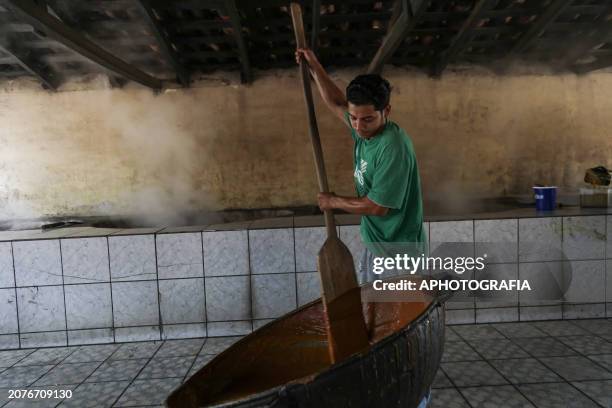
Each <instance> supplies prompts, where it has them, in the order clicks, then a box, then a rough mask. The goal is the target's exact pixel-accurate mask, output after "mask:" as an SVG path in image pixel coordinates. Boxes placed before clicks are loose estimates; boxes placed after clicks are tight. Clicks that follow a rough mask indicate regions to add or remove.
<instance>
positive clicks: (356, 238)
mask: <svg viewBox="0 0 612 408" xmlns="http://www.w3.org/2000/svg"><path fill="white" fill-rule="evenodd" d="M339 229H340V235H339V236H340V240H341V241H342V242H344V245H346V246H347V248H348V249H349V251H351V254H352V255H353V261H354V263H355V270H359V261H360V260H361V255H362V254H363V251H364V250H365V246H364V245H363V241H362V240H361V233H360V232H359V225H342V226H340V227H339ZM315 269H316V268H315Z"/></svg>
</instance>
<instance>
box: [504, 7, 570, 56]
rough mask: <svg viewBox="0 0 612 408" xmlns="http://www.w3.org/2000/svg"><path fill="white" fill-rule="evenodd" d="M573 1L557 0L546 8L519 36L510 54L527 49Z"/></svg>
mask: <svg viewBox="0 0 612 408" xmlns="http://www.w3.org/2000/svg"><path fill="white" fill-rule="evenodd" d="M570 3H571V1H569V0H555V1H553V2H552V3H551V4H550V6H548V7H547V8H546V10H545V11H544V13H542V15H541V16H540V18H538V19H537V20H536V21H535V22H534V23H533V24H532V26H531V27H530V28H529V29H528V30H527V31H526V32H525V33H524V34H523V35H521V36H520V37H519V39H518V41H517V42H516V44H515V45H514V47H512V49H511V50H510V53H509V55H515V54H520V53H521V52H523V51H525V50H526V49H527V48H529V46H530V45H531V44H533V42H534V41H535V40H537V39H538V37H540V35H542V33H543V32H544V31H545V30H546V28H547V27H548V26H550V25H551V24H552V23H553V22H554V21H555V20H556V19H557V17H559V15H560V14H561V13H563V10H565V9H566V8H567V7H568V6H569V5H570Z"/></svg>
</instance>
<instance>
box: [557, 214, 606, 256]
mask: <svg viewBox="0 0 612 408" xmlns="http://www.w3.org/2000/svg"><path fill="white" fill-rule="evenodd" d="M605 246H606V217H605V216H603V215H602V216H588V217H587V216H583V217H564V218H563V252H564V254H565V256H566V257H567V258H568V259H603V258H604V257H605Z"/></svg>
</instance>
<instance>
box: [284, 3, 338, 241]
mask: <svg viewBox="0 0 612 408" xmlns="http://www.w3.org/2000/svg"><path fill="white" fill-rule="evenodd" d="M291 19H292V20H293V28H294V33H295V42H296V44H297V47H298V48H306V47H307V45H306V34H305V32H304V20H303V19H302V8H301V7H300V5H299V3H291ZM300 76H301V77H302V86H303V87H304V100H305V101H306V110H307V112H308V127H309V134H310V141H311V143H312V152H313V154H314V160H315V166H316V169H317V179H318V181H319V191H321V192H322V193H328V192H329V185H328V184H327V172H326V171H325V161H324V160H323V149H322V148H321V138H320V137H319V127H318V126H317V118H316V116H315V109H314V102H313V99H312V88H311V86H310V72H309V71H308V63H307V62H306V61H305V60H304V59H300ZM323 214H324V215H325V226H326V227H327V236H328V237H337V236H338V232H337V231H336V222H335V221H334V213H333V212H332V210H325V211H324V212H323Z"/></svg>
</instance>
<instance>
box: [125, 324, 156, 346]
mask: <svg viewBox="0 0 612 408" xmlns="http://www.w3.org/2000/svg"><path fill="white" fill-rule="evenodd" d="M160 338H161V334H160V329H159V326H140V327H118V328H116V329H115V340H116V341H117V343H124V342H129V341H153V340H160Z"/></svg>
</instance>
